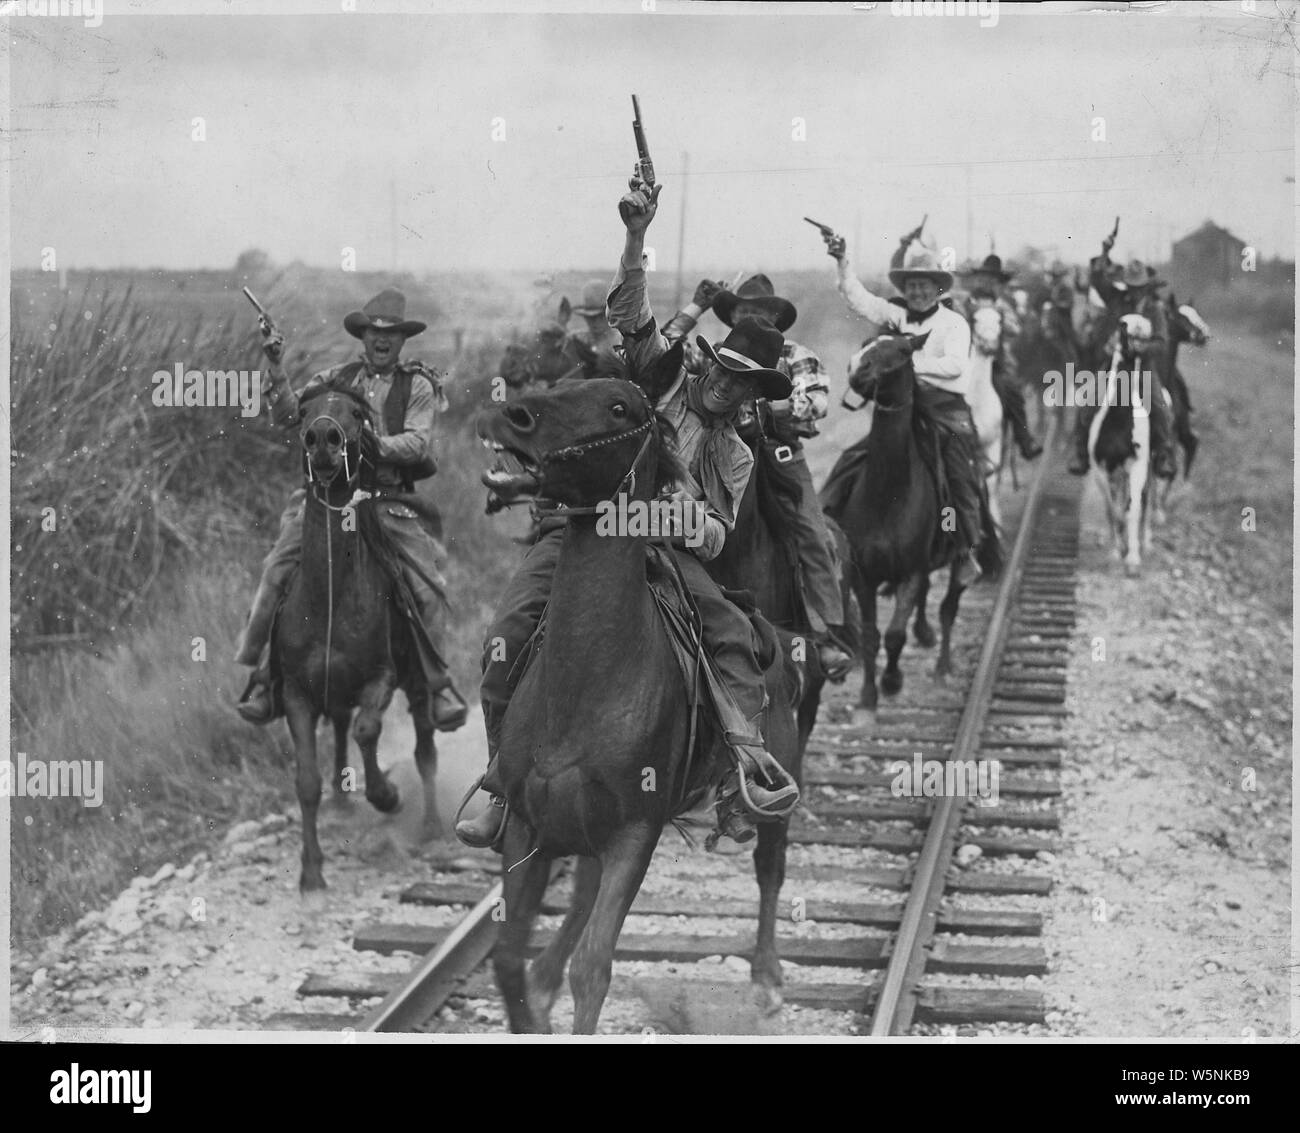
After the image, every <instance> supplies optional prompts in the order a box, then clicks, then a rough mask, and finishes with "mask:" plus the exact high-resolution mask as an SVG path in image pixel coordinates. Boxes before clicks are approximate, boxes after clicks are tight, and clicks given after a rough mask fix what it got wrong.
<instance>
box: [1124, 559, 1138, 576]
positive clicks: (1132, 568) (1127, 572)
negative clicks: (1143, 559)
mask: <svg viewBox="0 0 1300 1133" xmlns="http://www.w3.org/2000/svg"><path fill="white" fill-rule="evenodd" d="M1124 577H1125V578H1141V577H1142V566H1141V564H1140V563H1125V564H1124Z"/></svg>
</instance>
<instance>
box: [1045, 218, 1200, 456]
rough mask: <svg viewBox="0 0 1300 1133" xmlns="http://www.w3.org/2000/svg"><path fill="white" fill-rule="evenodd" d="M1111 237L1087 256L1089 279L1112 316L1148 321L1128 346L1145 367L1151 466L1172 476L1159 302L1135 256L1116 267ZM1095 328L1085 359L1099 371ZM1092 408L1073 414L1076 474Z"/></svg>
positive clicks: (1100, 350)
mask: <svg viewBox="0 0 1300 1133" xmlns="http://www.w3.org/2000/svg"><path fill="white" fill-rule="evenodd" d="M1114 242H1115V235H1114V233H1111V234H1109V235H1108V236H1107V237H1106V238H1105V239H1104V240H1103V241H1102V245H1101V255H1099V256H1094V257H1093V258H1092V260H1091V261H1090V262H1089V282H1090V284H1091V286H1092V290H1093V291H1095V292H1096V293H1097V296H1098V297H1099V298H1100V299H1101V301H1102V302H1103V303H1104V304H1105V305H1106V310H1107V311H1108V312H1109V313H1110V315H1111V316H1113V318H1114V319H1119V318H1121V317H1122V316H1124V315H1142V316H1143V317H1144V318H1146V319H1147V320H1148V322H1150V324H1151V335H1150V337H1149V338H1147V339H1145V340H1143V341H1140V342H1135V343H1134V346H1135V348H1136V351H1137V355H1138V357H1139V358H1140V360H1141V361H1142V362H1144V363H1145V364H1146V365H1147V366H1149V367H1150V370H1151V405H1150V416H1151V453H1150V456H1151V471H1152V472H1153V473H1154V474H1155V475H1156V476H1158V477H1160V478H1162V479H1172V478H1173V477H1174V475H1175V473H1176V464H1175V456H1174V437H1173V429H1172V427H1171V423H1170V420H1169V413H1168V411H1167V409H1166V407H1165V393H1164V388H1163V384H1162V383H1163V380H1164V368H1165V359H1166V355H1167V352H1168V346H1169V332H1168V325H1167V322H1166V319H1165V312H1164V305H1163V304H1162V303H1161V302H1160V300H1159V299H1158V298H1157V297H1156V294H1155V288H1154V287H1153V283H1154V282H1155V277H1153V276H1152V275H1151V274H1150V273H1149V272H1148V271H1147V266H1146V265H1145V264H1144V263H1142V261H1141V260H1132V261H1130V262H1129V263H1128V265H1127V266H1125V267H1124V268H1122V269H1120V270H1118V271H1117V270H1116V267H1117V265H1115V264H1112V263H1111V259H1110V250H1111V248H1112V247H1113V245H1114ZM1095 333H1096V332H1095V330H1094V340H1093V341H1092V342H1091V343H1090V346H1091V348H1092V350H1093V357H1092V359H1091V360H1090V361H1091V362H1092V365H1093V367H1094V368H1095V369H1096V370H1097V371H1098V372H1100V371H1101V370H1102V367H1103V366H1106V365H1107V363H1108V359H1106V358H1105V356H1104V351H1105V348H1104V346H1103V345H1102V344H1101V343H1100V342H1097V341H1096V338H1095ZM1096 413H1097V407H1096V406H1088V405H1085V406H1081V407H1080V410H1079V412H1078V414H1077V415H1076V416H1075V422H1074V456H1073V457H1072V458H1071V460H1070V463H1069V465H1068V466H1067V468H1068V470H1069V471H1070V472H1071V473H1073V474H1074V475H1076V476H1083V475H1085V474H1086V473H1087V471H1088V464H1089V457H1088V430H1089V427H1090V426H1091V424H1092V419H1093V417H1095V416H1096Z"/></svg>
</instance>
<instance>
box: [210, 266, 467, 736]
mask: <svg viewBox="0 0 1300 1133" xmlns="http://www.w3.org/2000/svg"><path fill="white" fill-rule="evenodd" d="M426 325H427V324H425V323H422V322H418V321H416V320H414V319H407V318H406V297H405V296H404V295H403V294H402V293H401V292H400V291H397V290H395V289H393V288H388V289H386V290H384V291H381V292H380V293H379V294H378V295H376V296H375V297H374V298H373V299H371V300H370V302H369V303H367V304H366V305H365V307H364V308H363V309H362V310H360V311H353V312H352V313H351V314H349V315H347V316H346V317H345V318H344V319H343V326H344V329H346V330H347V332H348V334H350V335H352V337H353V338H358V339H360V340H361V341H362V343H363V345H364V353H363V354H362V356H361V357H360V358H359V359H355V360H353V361H351V362H344V363H342V364H340V365H338V366H332V367H330V368H329V369H327V370H322V371H321V372H320V373H318V374H315V375H313V376H312V378H311V379H310V380H309V381H308V382H307V384H306V385H305V386H304V387H303V388H302V390H301V391H300V392H298V393H295V392H294V390H293V388H292V386H291V385H290V384H289V380H288V377H287V376H286V375H285V373H284V370H283V369H282V368H281V358H282V356H283V352H284V336H283V335H282V334H280V332H279V331H272V332H271V333H270V335H269V336H268V337H267V340H266V342H265V343H263V347H262V348H263V350H264V351H265V353H266V357H267V359H268V361H269V365H268V367H267V376H268V380H269V383H270V389H269V391H268V392H267V393H266V399H267V402H268V403H269V404H270V406H271V418H272V420H273V421H274V422H275V423H276V424H277V425H279V426H281V427H284V428H288V427H292V426H295V425H297V424H298V422H299V416H300V406H301V405H302V404H304V403H305V402H306V401H308V400H310V398H311V397H313V396H315V395H316V394H317V393H319V392H320V390H321V389H322V388H324V387H330V388H336V389H344V390H350V391H352V392H354V393H356V394H358V395H360V397H361V398H362V399H363V400H364V401H365V403H366V405H367V406H369V408H370V410H371V414H372V417H373V420H374V424H373V426H372V425H371V424H370V422H366V425H365V431H364V432H363V434H362V459H363V460H365V461H367V462H369V463H371V464H372V465H373V467H374V478H375V484H376V486H377V489H378V491H379V492H380V493H381V494H384V493H388V494H395V493H399V492H410V491H411V490H412V489H413V487H414V484H415V481H417V480H423V479H427V478H428V477H430V476H432V475H433V474H434V471H435V464H434V461H433V457H432V455H431V442H432V440H433V421H434V413H435V411H442V410H445V409H446V408H447V400H446V397H445V396H444V394H443V392H442V383H441V381H440V379H439V378H438V376H437V374H436V373H435V372H434V371H432V370H430V369H429V368H428V367H427V366H426V365H425V364H424V363H422V362H399V361H398V356H399V355H400V354H401V352H402V347H403V345H404V344H405V342H406V340H407V339H408V338H411V337H413V336H414V335H417V334H420V333H421V332H422V331H423V330H424V329H425V327H426ZM305 496H306V491H305V489H302V488H299V489H298V490H297V491H295V492H294V493H293V494H292V495H291V496H290V497H289V504H288V506H287V507H286V508H285V510H284V514H283V515H281V517H280V534H279V537H278V538H277V539H276V541H275V546H274V547H272V549H271V553H270V554H269V555H267V557H266V559H265V561H264V563H263V567H262V579H261V582H260V583H259V584H258V587H257V594H256V596H255V597H254V599H253V607H252V612H251V613H250V614H249V618H248V623H247V625H246V626H245V627H244V632H243V635H242V637H241V639H240V642H239V649H238V652H237V654H236V657H235V660H236V662H237V663H239V664H241V665H248V666H251V667H253V669H254V672H253V675H252V677H251V679H250V680H249V684H248V688H247V689H246V690H245V692H244V695H243V697H242V698H241V699H240V701H239V704H238V705H237V709H238V711H239V714H240V715H241V716H243V717H244V719H245V720H248V721H249V722H250V723H254V724H266V723H269V722H270V721H271V719H272V718H273V715H274V708H273V698H272V695H271V687H270V674H269V670H268V668H267V667H265V666H264V665H263V654H264V652H265V650H266V646H267V643H268V641H269V639H270V634H271V624H272V622H273V621H274V618H275V611H276V607H277V606H278V605H279V602H280V599H281V597H282V595H283V594H284V591H285V587H286V585H287V583H288V581H289V577H290V576H291V575H292V574H293V571H294V569H295V567H296V566H297V565H298V562H299V559H300V558H301V555H302V522H303V501H304V498H305ZM379 514H380V516H381V520H382V523H383V528H384V532H385V534H386V535H387V536H388V538H389V540H390V541H391V543H392V545H393V547H394V549H395V550H396V552H397V555H398V557H399V558H400V560H401V562H402V570H403V574H404V576H405V580H406V584H407V586H408V588H409V590H410V593H411V595H412V597H413V600H414V602H415V605H416V607H417V609H416V611H415V615H416V616H417V617H418V618H419V621H420V623H421V625H422V626H423V628H424V631H425V633H426V634H427V635H428V638H429V641H430V642H431V643H432V644H433V646H434V648H435V650H436V651H437V652H438V654H439V655H441V654H442V652H443V651H442V649H441V641H442V637H443V631H442V624H443V615H442V607H443V605H444V603H445V601H446V599H445V597H444V594H445V584H444V582H443V578H442V574H441V572H440V560H441V558H442V551H441V548H439V546H438V544H437V543H436V542H435V541H434V539H433V537H432V536H431V535H430V534H429V533H428V532H427V531H426V530H425V529H424V527H423V526H422V525H421V523H420V519H419V516H418V515H417V514H416V512H415V511H413V510H412V509H411V508H409V507H406V506H405V505H403V504H401V503H400V502H396V501H395V502H393V503H392V504H386V505H384V506H381V507H380V508H379ZM426 675H427V676H428V678H429V683H430V687H431V690H432V691H433V693H434V698H433V717H434V723H435V725H436V726H437V727H438V728H439V730H442V731H451V730H454V729H455V728H459V727H460V726H461V725H462V724H463V723H464V722H465V719H466V715H467V707H466V704H465V702H464V701H463V700H462V699H461V698H460V696H459V694H458V693H457V692H456V690H455V688H454V687H453V686H452V682H451V678H450V675H449V674H448V673H447V672H446V671H445V670H441V671H439V672H436V673H430V674H426Z"/></svg>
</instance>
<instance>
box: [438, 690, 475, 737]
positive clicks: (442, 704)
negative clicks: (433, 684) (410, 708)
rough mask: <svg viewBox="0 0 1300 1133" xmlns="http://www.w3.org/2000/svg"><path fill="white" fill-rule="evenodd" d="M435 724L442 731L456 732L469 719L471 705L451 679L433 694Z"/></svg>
mask: <svg viewBox="0 0 1300 1133" xmlns="http://www.w3.org/2000/svg"><path fill="white" fill-rule="evenodd" d="M432 708H433V726H434V727H435V728H436V729H437V730H438V731H440V732H454V731H455V730H456V729H457V728H459V727H461V726H462V725H463V724H464V723H465V721H466V720H468V719H469V705H468V704H466V703H465V701H464V700H462V699H461V695H460V693H458V692H457V691H456V689H455V686H453V685H452V684H451V682H450V681H448V683H447V684H446V685H444V686H443V687H442V688H440V689H439V690H438V691H437V692H435V693H434V694H433V705H432Z"/></svg>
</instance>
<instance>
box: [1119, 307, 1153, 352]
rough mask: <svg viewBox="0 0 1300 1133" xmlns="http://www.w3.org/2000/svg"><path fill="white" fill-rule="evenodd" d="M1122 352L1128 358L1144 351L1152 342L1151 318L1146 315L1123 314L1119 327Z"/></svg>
mask: <svg viewBox="0 0 1300 1133" xmlns="http://www.w3.org/2000/svg"><path fill="white" fill-rule="evenodd" d="M1116 333H1117V334H1118V335H1119V347H1120V352H1121V353H1122V354H1123V355H1124V357H1126V358H1131V357H1133V356H1134V355H1135V354H1141V353H1143V352H1144V351H1145V350H1146V348H1147V346H1148V345H1149V344H1150V342H1151V334H1152V330H1151V320H1150V319H1148V318H1147V317H1146V316H1145V315H1121V316H1120V319H1119V328H1118V331H1117V332H1116Z"/></svg>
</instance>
